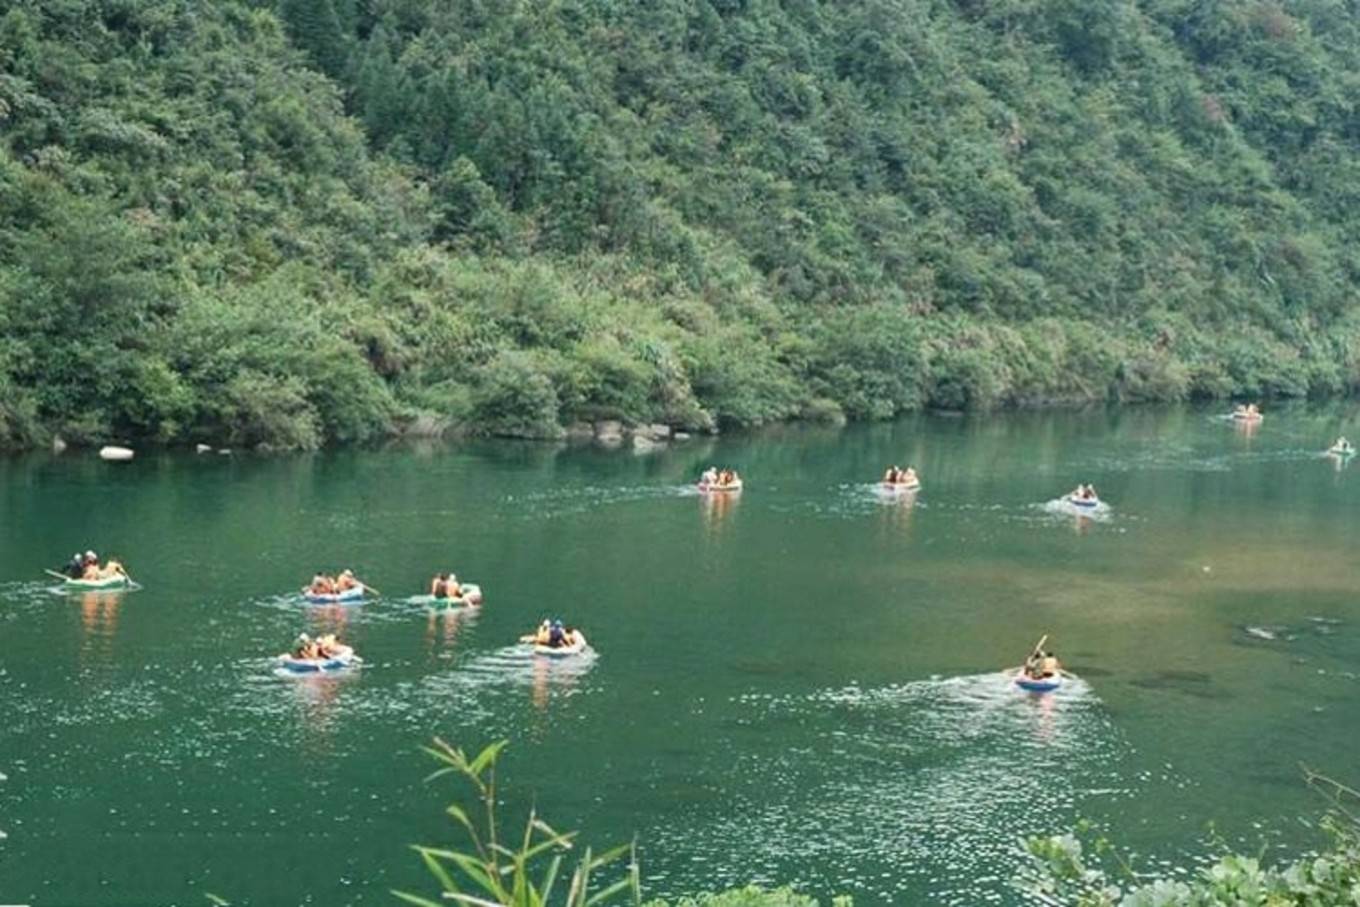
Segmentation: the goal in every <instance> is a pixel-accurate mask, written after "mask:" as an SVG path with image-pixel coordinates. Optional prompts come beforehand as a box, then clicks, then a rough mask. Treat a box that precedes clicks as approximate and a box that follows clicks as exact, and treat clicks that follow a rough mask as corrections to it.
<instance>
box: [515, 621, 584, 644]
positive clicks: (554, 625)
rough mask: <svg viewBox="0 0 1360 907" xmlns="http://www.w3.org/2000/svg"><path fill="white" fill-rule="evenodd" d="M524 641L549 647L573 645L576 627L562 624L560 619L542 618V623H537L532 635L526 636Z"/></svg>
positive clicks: (575, 640) (575, 641)
mask: <svg viewBox="0 0 1360 907" xmlns="http://www.w3.org/2000/svg"><path fill="white" fill-rule="evenodd" d="M525 642H532V643H533V644H534V645H536V646H547V647H548V648H549V649H561V648H565V647H567V646H574V645H576V643H577V635H576V628H575V627H566V626H563V625H562V621H560V620H552V621H550V620H547V619H544V621H543V623H541V624H539V625H538V631H537V632H535V633H534V635H533V636H530V637H526V638H525Z"/></svg>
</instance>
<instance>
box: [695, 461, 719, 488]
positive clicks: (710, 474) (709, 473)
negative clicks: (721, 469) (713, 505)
mask: <svg viewBox="0 0 1360 907" xmlns="http://www.w3.org/2000/svg"><path fill="white" fill-rule="evenodd" d="M699 484H700V485H717V484H718V469H717V467H715V466H710V467H708V468H707V469H705V470H704V474H703V475H701V476H699Z"/></svg>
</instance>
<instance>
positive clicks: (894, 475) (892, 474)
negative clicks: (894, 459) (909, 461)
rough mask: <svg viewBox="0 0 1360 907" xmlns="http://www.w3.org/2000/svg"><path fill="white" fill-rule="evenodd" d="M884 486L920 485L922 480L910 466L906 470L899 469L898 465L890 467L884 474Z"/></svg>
mask: <svg viewBox="0 0 1360 907" xmlns="http://www.w3.org/2000/svg"><path fill="white" fill-rule="evenodd" d="M883 484H884V485H920V484H921V480H920V479H919V478H918V477H917V476H916V470H915V469H914V468H913V467H911V466H908V467H907V468H906V469H899V468H898V467H897V466H896V465H893V466H889V467H888V471H887V472H885V473H883Z"/></svg>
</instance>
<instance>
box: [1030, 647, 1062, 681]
mask: <svg viewBox="0 0 1360 907" xmlns="http://www.w3.org/2000/svg"><path fill="white" fill-rule="evenodd" d="M1020 670H1021V671H1022V672H1024V675H1025V676H1026V677H1028V678H1029V679H1030V680H1047V679H1049V678H1051V677H1057V676H1058V674H1059V673H1061V672H1062V665H1061V664H1059V663H1058V656H1056V655H1054V654H1053V653H1052V652H1045V651H1044V650H1043V648H1042V647H1040V648H1037V649H1035V650H1034V651H1033V652H1031V653H1030V656H1029V658H1026V659H1025V664H1024V666H1023V667H1021V669H1020Z"/></svg>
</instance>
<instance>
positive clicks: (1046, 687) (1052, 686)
mask: <svg viewBox="0 0 1360 907" xmlns="http://www.w3.org/2000/svg"><path fill="white" fill-rule="evenodd" d="M1015 685H1016V686H1017V687H1019V688H1020V689H1022V690H1027V691H1029V692H1031V693H1052V692H1053V691H1054V690H1056V689H1057V688H1058V687H1060V686H1062V675H1061V674H1054V675H1052V676H1050V677H1029V676H1027V675H1026V674H1025V673H1024V672H1023V671H1022V672H1021V673H1019V674H1016V675H1015Z"/></svg>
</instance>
